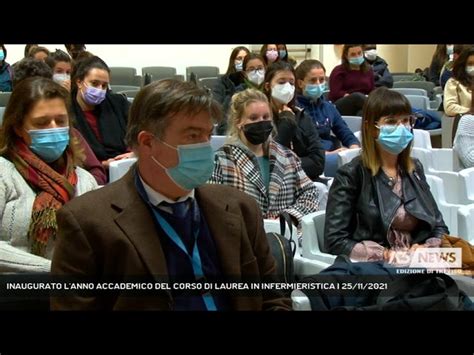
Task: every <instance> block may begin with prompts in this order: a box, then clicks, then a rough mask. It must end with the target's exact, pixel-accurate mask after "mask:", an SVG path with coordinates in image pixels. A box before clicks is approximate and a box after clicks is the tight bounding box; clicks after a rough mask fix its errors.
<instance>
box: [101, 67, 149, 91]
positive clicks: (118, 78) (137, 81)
mask: <svg viewBox="0 0 474 355" xmlns="http://www.w3.org/2000/svg"><path fill="white" fill-rule="evenodd" d="M109 68H110V85H130V86H138V87H141V85H142V77H141V75H137V70H136V69H135V68H132V67H109Z"/></svg>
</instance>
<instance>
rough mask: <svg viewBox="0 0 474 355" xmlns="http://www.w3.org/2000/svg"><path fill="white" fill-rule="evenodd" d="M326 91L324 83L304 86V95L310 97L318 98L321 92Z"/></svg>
mask: <svg viewBox="0 0 474 355" xmlns="http://www.w3.org/2000/svg"><path fill="white" fill-rule="evenodd" d="M325 91H326V83H323V84H308V85H306V86H305V88H304V94H305V96H308V97H311V98H312V99H319V98H320V97H321V95H322V94H324V92H325Z"/></svg>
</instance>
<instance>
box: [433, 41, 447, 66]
mask: <svg viewBox="0 0 474 355" xmlns="http://www.w3.org/2000/svg"><path fill="white" fill-rule="evenodd" d="M448 58H449V56H448V49H447V47H446V45H445V44H438V45H437V46H436V49H435V51H434V53H433V58H432V61H433V62H436V63H439V64H440V65H441V66H442V65H443V64H444V63H446V62H447V61H448Z"/></svg>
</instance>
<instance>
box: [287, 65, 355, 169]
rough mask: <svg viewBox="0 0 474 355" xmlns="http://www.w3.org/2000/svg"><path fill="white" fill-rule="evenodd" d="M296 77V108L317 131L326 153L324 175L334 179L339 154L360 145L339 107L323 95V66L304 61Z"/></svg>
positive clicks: (297, 70)
mask: <svg viewBox="0 0 474 355" xmlns="http://www.w3.org/2000/svg"><path fill="white" fill-rule="evenodd" d="M295 74H296V92H297V93H298V96H297V104H298V106H300V107H302V108H303V109H304V113H305V114H306V115H308V116H309V117H310V118H311V120H312V122H313V124H314V125H315V127H316V128H317V130H318V133H319V138H320V141H321V144H322V146H323V149H324V150H325V152H326V161H325V169H324V170H325V175H326V176H334V175H333V173H334V172H335V171H336V169H337V153H338V152H340V151H342V150H344V149H347V148H358V147H359V146H360V142H359V140H358V139H357V138H356V136H355V135H354V133H352V131H351V130H350V129H349V127H348V126H347V124H346V122H345V121H344V120H343V119H342V117H341V114H340V113H339V111H338V110H337V109H336V107H335V106H334V105H333V104H332V103H331V102H329V101H327V100H326V99H325V97H324V95H323V93H324V92H325V91H326V87H327V86H326V69H325V68H324V65H323V64H322V63H321V62H320V61H318V60H314V59H308V60H304V61H303V62H301V64H300V65H299V66H298V67H297V68H296V71H295ZM341 145H342V146H341Z"/></svg>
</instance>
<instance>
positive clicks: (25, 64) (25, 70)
mask: <svg viewBox="0 0 474 355" xmlns="http://www.w3.org/2000/svg"><path fill="white" fill-rule="evenodd" d="M13 70H14V77H13V87H16V86H17V85H18V83H20V82H21V81H23V80H25V79H27V78H31V77H35V76H40V77H43V78H48V79H52V78H53V71H52V69H51V68H50V67H49V66H48V65H47V64H46V63H45V62H43V61H41V60H37V59H34V58H24V59H22V60H20V61H19V62H16V63H15V65H14V66H13ZM66 86H67V85H66ZM63 87H64V86H63ZM71 134H72V136H73V137H74V138H76V139H77V140H78V141H79V145H80V147H81V148H82V150H83V151H84V155H85V160H84V162H83V165H82V167H83V168H84V169H85V170H87V171H88V172H89V173H91V174H92V176H94V178H95V179H96V181H97V183H98V184H99V185H105V184H106V183H107V173H106V171H105V168H104V167H103V166H102V164H101V162H100V161H98V160H97V157H96V156H95V154H94V152H93V151H92V149H91V147H90V146H89V144H88V143H87V142H86V140H85V139H84V137H83V136H82V135H81V132H79V131H78V130H77V129H76V128H74V127H72V124H71Z"/></svg>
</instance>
